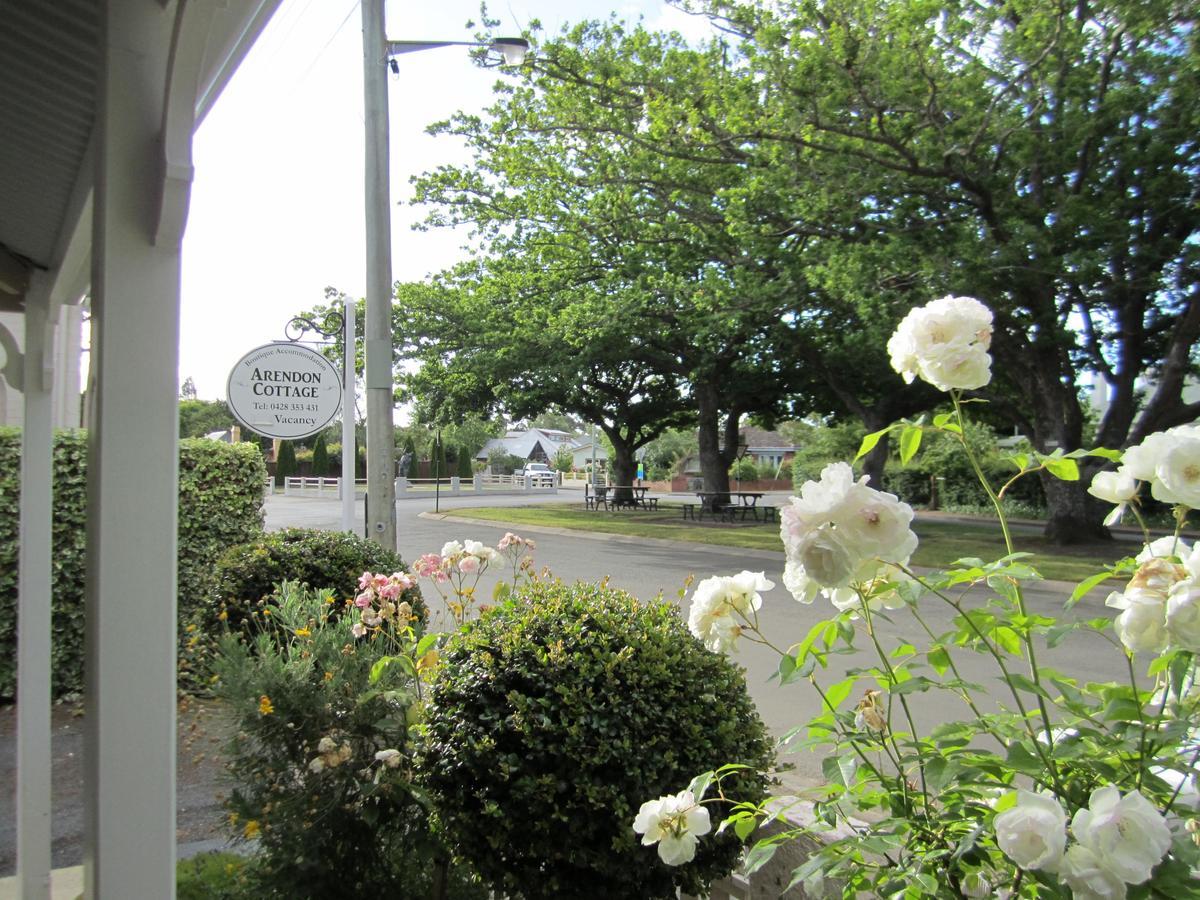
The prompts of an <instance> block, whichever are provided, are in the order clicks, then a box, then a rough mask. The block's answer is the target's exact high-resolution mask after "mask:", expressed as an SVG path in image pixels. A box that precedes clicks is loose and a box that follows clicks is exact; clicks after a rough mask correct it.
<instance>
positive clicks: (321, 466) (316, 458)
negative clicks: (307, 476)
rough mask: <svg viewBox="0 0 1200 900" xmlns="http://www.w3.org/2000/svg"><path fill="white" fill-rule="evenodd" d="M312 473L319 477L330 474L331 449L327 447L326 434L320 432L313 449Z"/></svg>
mask: <svg viewBox="0 0 1200 900" xmlns="http://www.w3.org/2000/svg"><path fill="white" fill-rule="evenodd" d="M312 473H313V475H314V476H316V477H318V478H323V477H325V476H326V475H328V474H329V450H328V449H327V448H326V447H325V435H323V434H318V435H317V440H316V442H315V443H314V444H313V449H312Z"/></svg>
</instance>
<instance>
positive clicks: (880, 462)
mask: <svg viewBox="0 0 1200 900" xmlns="http://www.w3.org/2000/svg"><path fill="white" fill-rule="evenodd" d="M862 418H863V424H864V425H865V426H866V428H867V433H868V434H870V433H871V432H875V431H879V430H880V429H881V428H886V427H887V426H888V425H890V424H892V423H891V421H890V420H889V419H888V418H887V416H885V415H882V414H880V413H879V412H877V411H876V410H874V409H865V410H864V411H863V417H862ZM889 438H890V435H887V434H885V435H884V436H883V437H881V438H880V439H879V443H878V444H876V445H875V446H874V447H872V448H871V452H870V453H868V454H867V455H866V456H864V457H863V460H862V472H863V474H864V475H866V476H867V477H868V478H870V479H871V480H870V482H869V484H870V485H871V487H873V488H875V490H877V491H882V490H883V470H884V467H885V466H887V461H888V448H889V447H890V445H891V441H890V440H889Z"/></svg>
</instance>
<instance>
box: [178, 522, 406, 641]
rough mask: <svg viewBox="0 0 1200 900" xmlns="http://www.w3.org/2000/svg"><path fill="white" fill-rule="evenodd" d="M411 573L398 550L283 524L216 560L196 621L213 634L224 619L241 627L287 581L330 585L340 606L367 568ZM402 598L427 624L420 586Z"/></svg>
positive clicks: (319, 586)
mask: <svg viewBox="0 0 1200 900" xmlns="http://www.w3.org/2000/svg"><path fill="white" fill-rule="evenodd" d="M407 571H408V567H407V566H406V565H405V564H404V561H403V560H402V559H401V558H400V556H399V554H397V553H393V552H392V551H390V550H386V549H384V548H383V547H380V546H379V545H378V544H376V543H375V542H374V541H368V540H365V539H363V538H360V537H358V536H357V535H353V534H347V533H346V532H342V531H317V530H316V529H311V528H285V529H284V530H282V531H272V532H269V533H266V534H260V535H258V536H257V537H256V538H255V539H254V540H253V541H250V542H248V543H243V544H241V545H239V546H236V547H231V548H229V549H228V550H227V551H225V553H224V554H222V555H221V556H220V558H218V559H217V562H216V566H215V572H214V576H213V582H212V588H211V590H210V591H209V595H208V597H207V602H206V603H205V604H204V607H203V609H201V610H199V611H198V613H199V614H198V616H197V619H196V624H197V625H198V626H199V628H200V631H202V632H204V633H209V634H211V633H215V631H216V630H217V629H219V628H220V623H221V622H222V621H225V622H226V623H227V624H228V626H229V627H232V628H238V627H240V626H241V624H242V623H243V622H244V621H246V619H247V617H248V616H249V615H250V614H251V613H253V612H254V611H255V610H257V609H259V608H260V607H261V606H262V604H263V603H264V602H265V601H267V600H269V599H270V598H271V596H272V595H274V593H275V591H276V588H277V587H278V586H279V584H280V583H282V582H284V581H295V582H299V583H301V584H305V585H308V586H309V587H312V588H314V589H325V588H327V589H329V590H330V591H331V592H332V593H333V596H334V598H335V599H336V600H337V603H336V604H335V606H336V607H337V608H338V609H340V608H341V606H342V603H343V601H345V600H347V599H351V598H353V597H354V595H355V594H357V593H358V579H359V576H360V575H362V573H363V572H383V573H388V574H390V573H392V572H407ZM404 599H405V600H407V601H408V602H409V603H410V604H412V607H413V610H414V612H415V613H416V614H417V615H418V617H419V619H420V620H421V621H422V622H423V621H424V619H425V604H424V601H422V599H421V592H420V590H419V589H418V588H415V587H414V588H412V589H411V590H409V591H406V592H405V594H404ZM222 614H223V615H222Z"/></svg>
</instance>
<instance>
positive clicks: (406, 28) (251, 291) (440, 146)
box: [179, 0, 708, 400]
mask: <svg viewBox="0 0 1200 900" xmlns="http://www.w3.org/2000/svg"><path fill="white" fill-rule="evenodd" d="M488 13H489V15H491V16H492V17H493V18H497V19H500V20H501V21H502V24H501V25H500V26H499V27H498V28H497V29H496V32H495V33H496V34H497V35H501V36H507V35H519V34H520V33H521V31H522V30H523V29H524V28H525V27H526V26H527V25H528V23H529V22H530V20H532V19H538V20H540V21H541V23H542V25H543V28H544V31H543V34H557V33H558V31H559V30H560V28H561V27H562V26H563V25H564V24H565V23H575V22H578V21H581V20H584V19H596V18H607V17H608V16H609V15H610V14H612V13H616V14H617V16H618V17H619V18H622V19H625V20H628V21H634V20H636V19H637V18H638V16H641V17H643V20H644V22H645V24H646V25H647V26H648V27H650V28H654V29H662V30H676V31H679V32H681V33H682V34H684V35H686V36H688V37H689V38H694V39H699V38H701V37H703V36H704V35H705V34H707V33H708V26H707V24H706V23H705V22H704V20H702V19H699V18H697V17H693V16H688V15H687V14H685V13H682V12H680V11H679V10H677V9H675V8H672V7H668V6H667V5H666V4H665V3H664V2H662V0H608V2H603V0H499V2H498V3H494V4H493V5H492V6H491V7H489V9H488ZM478 19H479V4H478V0H434V2H417V0H391V2H388V4H387V8H386V19H385V20H386V22H387V36H388V38H389V39H392V40H471V39H472V37H473V34H474V32H473V30H472V29H470V28H467V27H466V25H467V23H468V21H472V20H474V21H478ZM469 52H470V51H469V48H467V47H447V48H442V49H437V50H426V51H422V52H419V53H413V54H406V55H403V56H400V57H398V58H397V62H398V64H399V69H400V71H399V74H398V75H394V76H391V78H390V80H389V83H388V102H389V107H390V109H389V121H390V132H391V135H390V136H391V199H392V204H391V209H392V276H393V280H396V281H417V280H421V279H423V278H425V277H426V276H427V275H429V274H431V273H433V272H437V271H440V270H442V269H444V268H446V267H448V266H450V265H452V264H453V263H454V262H456V261H457V260H458V259H460V258H462V257H463V255H464V253H463V251H462V249H461V246H462V244H463V243H464V242H465V240H466V234H465V233H464V232H458V233H455V232H451V231H448V230H445V229H440V230H437V231H434V232H417V231H413V230H412V227H411V226H412V224H413V223H414V222H417V221H420V220H421V219H422V218H423V215H424V214H423V213H422V211H421V210H420V209H419V208H416V207H411V206H409V205H408V203H407V201H408V199H409V198H410V197H411V186H410V184H409V179H410V178H411V177H412V176H413V175H417V174H419V173H421V172H424V171H427V170H430V169H433V168H435V167H436V166H437V165H439V164H442V163H445V162H458V163H462V162H466V161H467V160H468V156H467V154H466V152H465V150H464V149H463V148H462V146H461V144H459V143H457V142H456V141H455V140H454V139H453V138H450V137H440V138H434V137H432V136H430V135H427V134H425V128H426V127H427V126H428V125H429V124H430V123H432V122H435V121H439V120H444V119H447V118H449V117H450V115H451V114H453V113H454V112H456V111H458V110H460V109H461V110H465V111H482V110H483V109H484V108H485V107H486V106H488V105H489V104H490V102H491V97H492V91H491V88H492V85H493V84H494V83H495V81H496V80H497V78H498V77H500V76H498V75H497V71H496V70H494V69H481V68H479V67H477V66H475V65H474V64H473V63H472V62H471V60H470V58H469V56H468V53H469ZM362 98H363V88H362V25H361V17H360V14H359V0H284V2H283V3H282V4H281V6H280V8H279V10H278V12H276V14H275V16H274V18H273V19H272V20H271V22H270V24H269V25H268V26H267V29H266V30H265V31H264V33H263V35H262V37H261V38H260V39H259V41H258V42H257V44H256V45H255V47H254V49H253V50H252V51H251V53H250V55H249V56H248V57H247V59H246V61H245V62H244V63H243V65H242V66H241V68H240V69H239V71H238V72H237V74H236V75H235V76H234V78H233V80H232V81H231V82H230V84H229V86H228V87H227V88H226V90H225V93H224V94H223V95H222V96H221V97H220V98H219V99H218V101H217V103H216V105H215V106H214V108H213V110H212V111H211V112H210V113H209V115H208V117H207V118H206V119H205V121H204V122H203V124H202V125H201V126H200V128H199V129H198V131H197V133H196V136H195V140H194V144H193V154H194V164H195V180H194V181H193V184H192V198H191V210H190V214H189V218H188V225H187V231H186V234H185V236H184V242H183V284H182V304H183V305H182V321H181V328H180V360H179V380H180V383H182V382H183V381H184V380H185V379H187V378H191V379H192V381H193V383H194V385H195V387H196V390H197V393H198V396H199V397H200V398H201V399H206V400H214V399H223V398H224V397H225V387H226V381H227V379H228V375H229V372H230V370H231V369H232V368H233V366H234V364H235V363H236V362H237V360H238V359H239V358H240V357H241V356H243V355H244V354H245V353H247V352H248V351H250V350H252V349H253V348H255V347H258V346H260V345H262V344H267V343H270V342H271V341H274V340H280V339H282V338H283V336H284V335H283V330H284V326H285V325H286V323H287V321H288V319H290V318H291V317H292V316H293V315H295V314H296V313H298V312H300V311H301V310H304V309H309V308H311V307H312V306H314V305H316V304H318V303H322V302H323V301H324V290H325V287H326V286H332V287H335V288H337V289H338V290H340V291H344V292H346V293H348V294H351V295H353V296H356V297H361V296H362V295H363V291H364V284H365V265H366V263H365V252H366V251H365V244H364V230H365V229H364V224H363V222H364V212H363V190H364V189H363V113H362V107H363V99H362Z"/></svg>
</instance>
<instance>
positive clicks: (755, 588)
mask: <svg viewBox="0 0 1200 900" xmlns="http://www.w3.org/2000/svg"><path fill="white" fill-rule="evenodd" d="M773 587H775V585H774V583H773V582H771V581H768V580H767V578H766V576H765V574H764V573H762V572H746V571H743V572H741V573H739V574H737V575H729V576H720V575H714V576H713V577H711V578H705V579H704V580H703V581H701V582H700V583H699V584H698V585H696V593H695V594H693V595H692V606H691V609H690V611H689V613H688V630H689V631H691V633H692V634H694V635H695V636H696V637H698V638H699V639H700V640H701V641H703V642H704V646H706V647H707V648H708V649H709V650H712V651H713V652H714V653H720V652H723V651H727V650H732V649H734V645H735V643H736V641H737V638H738V637H739V636H740V635H741V624H740V622H739V621H738V616H739V615H740V616H749V615H750V614H751V613H753V612H755V611H757V610H759V609H761V608H762V596H761V595H760V594H759V593H758V592H759V591H769V590H770V589H771V588H773Z"/></svg>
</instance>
